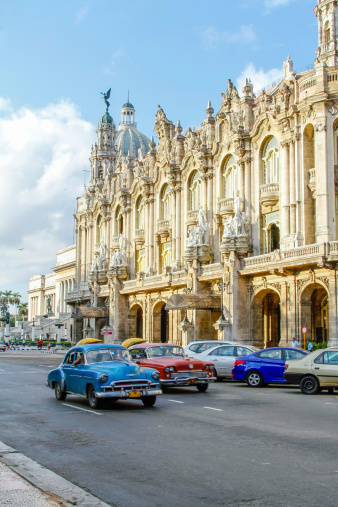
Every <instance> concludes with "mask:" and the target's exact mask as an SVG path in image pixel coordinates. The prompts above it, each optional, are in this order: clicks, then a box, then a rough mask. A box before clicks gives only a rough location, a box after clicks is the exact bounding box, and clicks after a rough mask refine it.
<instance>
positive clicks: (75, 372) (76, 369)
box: [62, 350, 83, 393]
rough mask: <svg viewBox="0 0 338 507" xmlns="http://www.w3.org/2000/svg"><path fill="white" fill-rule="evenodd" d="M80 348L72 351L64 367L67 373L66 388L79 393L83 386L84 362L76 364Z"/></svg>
mask: <svg viewBox="0 0 338 507" xmlns="http://www.w3.org/2000/svg"><path fill="white" fill-rule="evenodd" d="M78 353H80V351H79V350H75V351H72V352H71V354H69V355H68V356H67V357H66V359H65V363H64V365H63V367H62V369H63V371H64V373H65V381H66V390H67V391H71V392H72V393H79V392H80V387H81V377H82V369H83V364H78V365H74V361H75V360H76V358H77V354H78Z"/></svg>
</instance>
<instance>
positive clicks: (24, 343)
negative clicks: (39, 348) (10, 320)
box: [22, 337, 26, 347]
mask: <svg viewBox="0 0 338 507" xmlns="http://www.w3.org/2000/svg"><path fill="white" fill-rule="evenodd" d="M22 345H23V347H25V345H26V340H25V337H23V339H22Z"/></svg>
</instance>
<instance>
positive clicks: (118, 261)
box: [109, 234, 127, 268]
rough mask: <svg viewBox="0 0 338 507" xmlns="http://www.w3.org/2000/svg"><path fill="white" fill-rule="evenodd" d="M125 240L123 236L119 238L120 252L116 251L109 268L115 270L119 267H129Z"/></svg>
mask: <svg viewBox="0 0 338 507" xmlns="http://www.w3.org/2000/svg"><path fill="white" fill-rule="evenodd" d="M124 244H125V238H124V236H123V235H122V234H120V236H119V246H120V248H119V250H114V252H113V255H112V258H111V261H110V264H109V267H110V268H115V267H117V266H127V256H126V250H125V247H124Z"/></svg>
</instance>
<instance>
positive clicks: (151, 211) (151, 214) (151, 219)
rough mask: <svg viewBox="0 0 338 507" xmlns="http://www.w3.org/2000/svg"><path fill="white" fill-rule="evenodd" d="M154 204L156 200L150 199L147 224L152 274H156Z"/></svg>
mask: <svg viewBox="0 0 338 507" xmlns="http://www.w3.org/2000/svg"><path fill="white" fill-rule="evenodd" d="M154 203H155V199H154V198H150V199H149V223H148V224H147V225H148V227H149V238H148V239H149V264H148V267H149V271H150V272H151V274H153V272H154V221H155V216H154Z"/></svg>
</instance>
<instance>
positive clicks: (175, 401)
mask: <svg viewBox="0 0 338 507" xmlns="http://www.w3.org/2000/svg"><path fill="white" fill-rule="evenodd" d="M168 401H172V402H173V403H184V401H177V400H168Z"/></svg>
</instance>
